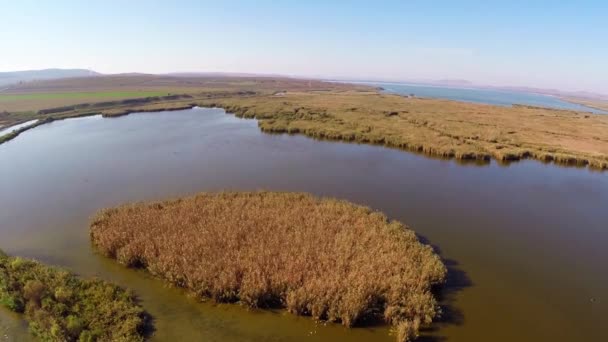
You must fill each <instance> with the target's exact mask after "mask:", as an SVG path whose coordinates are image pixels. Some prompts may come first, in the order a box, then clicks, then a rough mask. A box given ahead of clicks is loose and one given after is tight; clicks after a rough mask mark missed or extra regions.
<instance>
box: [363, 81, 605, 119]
mask: <svg viewBox="0 0 608 342" xmlns="http://www.w3.org/2000/svg"><path fill="white" fill-rule="evenodd" d="M353 83H359V84H367V85H372V86H376V87H382V88H384V90H385V91H387V92H390V93H395V94H400V95H410V94H414V95H416V96H418V97H432V98H440V99H448V100H455V101H465V102H475V103H485V104H491V105H498V106H511V105H514V104H522V105H529V106H538V107H548V108H557V109H570V110H577V111H585V112H592V113H597V114H608V112H606V111H602V110H599V109H595V108H590V107H587V106H583V105H579V104H576V103H571V102H567V101H563V100H561V99H560V98H558V97H554V96H549V95H542V94H535V93H524V92H518V91H507V90H494V89H479V88H456V87H449V86H436V85H425V84H414V83H387V82H353Z"/></svg>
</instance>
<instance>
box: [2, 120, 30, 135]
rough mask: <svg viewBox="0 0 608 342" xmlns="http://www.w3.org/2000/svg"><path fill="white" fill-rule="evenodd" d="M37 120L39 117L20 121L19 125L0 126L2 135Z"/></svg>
mask: <svg viewBox="0 0 608 342" xmlns="http://www.w3.org/2000/svg"><path fill="white" fill-rule="evenodd" d="M36 122H38V119H35V120H30V121H26V122H23V123H20V124H18V125H13V126H9V127H6V128H2V126H0V137H1V136H3V135H6V134H9V133H12V132H13V131H16V130H19V129H21V128H24V127H27V126H30V125H33V124H35V123H36Z"/></svg>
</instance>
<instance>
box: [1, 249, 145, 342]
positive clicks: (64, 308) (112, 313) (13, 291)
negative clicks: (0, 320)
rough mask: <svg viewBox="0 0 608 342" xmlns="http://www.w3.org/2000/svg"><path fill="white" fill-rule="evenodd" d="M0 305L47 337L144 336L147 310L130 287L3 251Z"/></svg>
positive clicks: (118, 338)
mask: <svg viewBox="0 0 608 342" xmlns="http://www.w3.org/2000/svg"><path fill="white" fill-rule="evenodd" d="M0 305H2V306H5V307H7V308H8V309H10V310H12V311H15V312H18V313H22V314H23V315H24V317H25V319H26V320H27V321H28V323H29V328H30V331H31V332H32V334H33V335H35V336H36V337H37V338H39V339H40V340H42V341H57V342H59V341H61V342H63V341H82V342H84V341H125V342H126V341H143V340H144V330H145V315H144V311H143V309H142V308H141V307H140V306H139V305H138V304H137V302H136V300H135V298H134V296H133V294H131V293H130V292H129V291H126V290H124V289H122V288H120V287H118V286H116V285H113V284H111V283H108V282H106V281H102V280H96V279H93V280H88V279H87V280H83V279H81V278H78V277H76V276H75V275H73V274H71V273H69V272H67V271H65V270H62V269H58V268H54V267H49V266H45V265H42V264H40V263H38V262H36V261H33V260H28V259H23V258H19V257H9V256H7V255H6V254H4V253H3V252H2V251H0Z"/></svg>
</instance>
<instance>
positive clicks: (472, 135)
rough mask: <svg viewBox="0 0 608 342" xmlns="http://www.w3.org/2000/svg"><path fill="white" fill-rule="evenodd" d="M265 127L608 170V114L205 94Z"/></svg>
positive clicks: (317, 95)
mask: <svg viewBox="0 0 608 342" xmlns="http://www.w3.org/2000/svg"><path fill="white" fill-rule="evenodd" d="M199 104H200V105H203V106H212V107H213V106H216V107H222V108H224V109H226V111H228V112H232V113H235V114H236V115H237V116H239V117H245V118H257V119H258V120H259V127H260V128H261V129H262V130H263V131H265V132H273V133H291V134H298V133H299V134H305V135H307V136H310V137H314V138H322V139H332V140H341V141H351V142H359V143H373V144H382V145H387V146H391V147H396V148H402V149H407V150H412V151H416V152H422V153H425V154H429V155H434V156H440V157H445V158H457V159H461V160H481V161H489V160H490V159H492V158H494V159H496V160H498V161H502V162H510V161H516V160H521V159H527V158H533V159H537V160H541V161H545V162H555V163H558V164H564V165H575V166H590V167H593V168H596V169H602V170H606V169H608V116H603V115H593V114H589V113H577V112H572V111H565V110H555V109H547V108H538V107H530V106H513V107H499V106H491V105H482V104H473V103H463V102H455V101H448V100H434V99H421V98H410V97H403V96H398V95H387V94H379V93H376V92H361V91H351V92H293V93H286V94H283V95H282V96H257V97H250V98H224V99H215V100H205V101H202V102H200V103H199Z"/></svg>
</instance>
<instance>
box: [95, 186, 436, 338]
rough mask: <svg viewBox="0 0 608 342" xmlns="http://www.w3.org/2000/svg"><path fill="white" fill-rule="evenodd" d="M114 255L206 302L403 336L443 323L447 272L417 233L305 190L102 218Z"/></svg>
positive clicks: (202, 200) (98, 221) (137, 207)
mask: <svg viewBox="0 0 608 342" xmlns="http://www.w3.org/2000/svg"><path fill="white" fill-rule="evenodd" d="M91 239H92V241H93V244H94V245H95V246H96V247H97V248H98V249H99V250H100V251H101V252H102V253H104V254H105V255H107V256H109V257H112V258H115V259H117V260H118V261H119V262H121V263H123V264H125V265H127V266H131V267H143V268H145V269H147V270H148V271H149V272H151V273H152V274H154V275H156V276H159V277H161V278H164V279H166V280H168V281H169V282H171V283H172V284H175V285H177V286H180V287H185V288H187V289H189V290H191V291H193V292H194V293H195V294H197V295H198V296H200V297H205V298H207V297H208V298H213V299H215V300H217V301H222V302H235V301H240V302H241V303H243V304H245V305H247V306H250V307H276V306H278V307H285V308H287V310H289V311H290V312H292V313H295V314H298V315H311V316H313V317H314V318H315V319H323V320H328V321H332V322H337V321H339V322H342V323H343V324H344V325H346V326H353V325H357V324H358V323H361V322H364V321H367V320H375V319H378V318H382V319H384V320H386V321H387V322H390V323H391V324H393V325H394V326H395V327H396V330H397V331H398V339H399V340H400V341H406V340H409V339H410V338H413V337H414V336H416V334H417V332H418V329H419V327H420V325H421V324H429V323H430V322H431V320H432V319H433V318H434V317H436V316H437V314H438V308H437V302H436V300H435V298H434V297H433V294H432V293H431V287H432V285H434V284H438V283H441V282H443V280H444V277H445V274H446V269H445V267H444V265H443V264H442V263H441V261H440V259H439V257H438V256H437V255H436V254H435V253H434V252H433V250H432V248H431V247H430V246H425V245H423V244H421V243H420V242H419V241H418V239H417V238H416V235H415V233H414V232H413V231H412V230H410V229H409V228H407V227H406V226H404V225H403V224H401V223H399V222H396V221H391V222H389V221H388V220H387V218H386V217H385V216H384V215H382V214H381V213H378V212H374V211H372V210H370V209H369V208H365V207H361V206H356V205H353V204H351V203H348V202H345V201H339V200H334V199H319V198H315V197H313V196H310V195H307V194H301V193H277V192H253V193H230V192H229V193H203V194H199V195H196V196H193V197H188V198H183V199H179V200H173V201H166V202H157V203H148V204H146V203H140V204H134V205H125V206H122V207H118V208H113V209H107V210H103V211H101V212H99V213H98V214H97V215H96V217H95V218H94V219H93V221H92V224H91Z"/></svg>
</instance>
